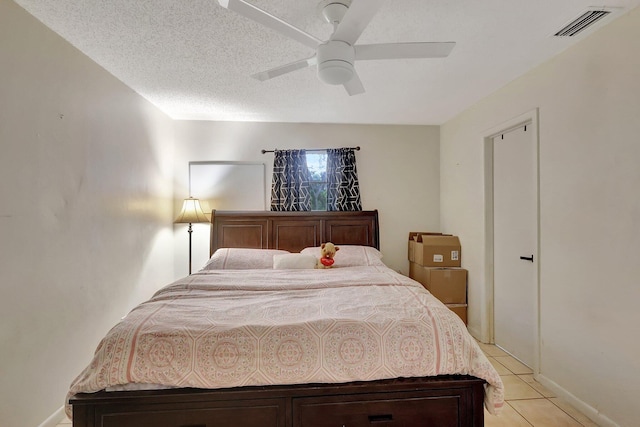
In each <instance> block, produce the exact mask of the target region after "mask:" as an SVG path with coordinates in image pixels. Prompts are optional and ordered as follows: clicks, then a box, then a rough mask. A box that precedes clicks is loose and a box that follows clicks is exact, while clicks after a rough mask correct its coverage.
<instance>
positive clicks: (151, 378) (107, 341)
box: [67, 266, 504, 413]
mask: <svg viewBox="0 0 640 427" xmlns="http://www.w3.org/2000/svg"><path fill="white" fill-rule="evenodd" d="M441 374H469V375H473V376H476V377H479V378H482V379H484V380H486V381H487V383H488V384H487V385H486V386H485V406H486V408H487V409H488V410H489V412H491V413H496V412H497V411H498V410H499V408H501V407H502V404H503V394H504V393H503V385H502V381H501V380H500V376H499V375H498V373H497V372H496V371H495V369H494V368H493V366H492V365H491V363H490V362H489V361H488V360H487V358H486V357H485V356H484V354H483V353H482V351H481V350H480V348H479V347H478V345H477V343H476V342H475V340H474V339H473V338H472V337H471V336H470V335H469V334H468V332H467V330H466V328H465V325H464V324H463V323H462V321H461V320H460V319H459V318H458V317H457V316H456V315H455V314H454V313H453V312H452V311H450V310H449V309H448V308H446V307H445V306H444V305H443V304H442V303H440V301H438V300H437V299H436V298H434V297H433V296H432V295H431V294H429V293H428V292H427V291H426V290H425V289H424V288H423V287H422V286H421V285H420V284H419V283H417V282H414V281H413V280H411V279H409V278H407V277H404V276H402V275H400V274H398V273H396V272H394V271H393V270H391V269H389V268H387V267H382V266H376V267H349V268H333V269H326V270H211V271H201V272H199V273H196V274H194V275H191V276H188V277H186V278H184V279H181V280H179V281H177V282H175V283H173V284H171V285H169V286H167V287H165V288H163V289H162V290H160V291H159V292H157V293H156V295H155V296H154V297H153V298H152V299H150V300H149V301H147V302H145V303H143V304H141V305H139V306H138V307H136V308H135V309H134V310H132V311H131V313H129V315H127V317H126V318H124V319H123V320H122V321H121V322H120V323H119V324H117V325H116V326H115V327H114V328H113V329H112V330H111V331H110V332H109V333H108V334H107V336H106V337H105V338H104V339H103V340H102V342H101V343H100V345H99V346H98V349H97V350H96V353H95V357H94V359H93V360H92V361H91V363H90V365H89V366H88V367H87V368H86V369H85V370H84V371H83V372H82V373H81V374H80V375H79V376H78V378H77V379H76V380H75V381H74V382H73V384H72V385H71V388H70V391H69V396H72V395H74V394H76V393H81V392H95V391H99V390H103V389H107V388H113V387H116V388H117V387H119V386H124V385H129V384H154V385H160V386H163V387H197V388H223V387H235V386H248V385H266V384H302V383H342V382H349V381H364V380H377V379H386V378H395V377H420V376H432V375H441ZM67 411H70V408H68V409H67Z"/></svg>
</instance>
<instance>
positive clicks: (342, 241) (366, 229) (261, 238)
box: [209, 210, 380, 255]
mask: <svg viewBox="0 0 640 427" xmlns="http://www.w3.org/2000/svg"><path fill="white" fill-rule="evenodd" d="M324 242H332V243H334V244H336V245H363V246H373V247H374V248H376V249H380V242H379V228H378V211H377V210H374V211H358V212H320V211H313V212H270V211H217V210H214V211H213V212H212V214H211V246H210V249H209V255H211V254H213V253H214V252H215V251H216V249H218V248H258V249H284V250H286V251H289V252H300V251H301V250H302V249H304V248H306V247H309V246H320V244H321V243H324Z"/></svg>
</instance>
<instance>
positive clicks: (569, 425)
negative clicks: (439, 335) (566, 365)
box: [480, 344, 598, 427]
mask: <svg viewBox="0 0 640 427" xmlns="http://www.w3.org/2000/svg"><path fill="white" fill-rule="evenodd" d="M480 348H482V351H484V353H485V354H486V355H487V357H488V358H489V361H490V362H491V363H492V364H493V366H494V367H495V368H496V371H498V373H499V374H500V377H502V382H503V383H504V388H505V401H506V402H505V405H504V406H503V408H502V413H501V414H500V416H497V417H496V416H493V415H491V414H489V413H488V412H487V410H486V409H485V412H484V424H485V426H486V427H520V426H523V427H531V426H533V427H581V426H582V427H597V426H598V425H597V424H595V423H594V422H593V421H591V420H590V419H589V418H587V417H586V416H585V415H583V414H582V413H580V412H579V411H577V410H576V409H574V408H573V407H571V406H570V405H569V404H567V403H566V402H564V401H562V400H560V399H559V398H557V397H556V396H554V395H553V393H552V392H550V391H549V390H547V389H546V388H545V387H543V386H542V385H541V384H540V383H539V382H537V381H536V380H534V379H533V372H532V371H531V369H529V368H527V367H526V366H525V365H523V364H522V363H520V362H519V361H517V360H516V359H514V358H513V357H511V356H509V355H508V354H507V353H505V352H504V351H502V350H501V349H499V348H498V347H496V346H493V345H487V344H480Z"/></svg>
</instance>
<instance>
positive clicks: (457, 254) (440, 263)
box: [413, 234, 462, 267]
mask: <svg viewBox="0 0 640 427" xmlns="http://www.w3.org/2000/svg"><path fill="white" fill-rule="evenodd" d="M413 259H414V261H413V262H416V263H418V264H420V265H423V266H425V267H460V265H461V262H462V248H461V247H460V239H458V236H450V235H443V234H441V235H434V234H421V235H419V236H418V237H417V239H416V243H415V246H414V247H413Z"/></svg>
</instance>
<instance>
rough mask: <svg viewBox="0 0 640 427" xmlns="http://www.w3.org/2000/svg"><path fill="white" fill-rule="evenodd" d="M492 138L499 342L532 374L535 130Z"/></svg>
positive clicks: (535, 304)
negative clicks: (528, 368)
mask: <svg viewBox="0 0 640 427" xmlns="http://www.w3.org/2000/svg"><path fill="white" fill-rule="evenodd" d="M525 128H526V127H525V126H521V127H518V128H516V129H514V130H511V131H509V132H508V133H505V134H503V135H498V136H497V137H495V138H493V200H494V206H493V230H494V254H493V256H494V284H493V292H494V340H495V343H496V345H497V346H499V347H501V348H502V349H504V350H505V351H507V352H508V353H510V354H512V355H513V356H514V357H516V358H517V359H519V360H520V361H521V362H522V363H524V364H525V365H527V366H529V367H531V368H533V367H534V360H535V353H534V352H535V349H536V347H537V345H536V340H537V318H538V315H537V310H538V302H537V298H538V277H537V263H538V257H537V255H538V254H537V242H538V198H537V194H538V172H537V171H538V167H537V161H538V160H537V159H538V156H537V143H536V140H535V138H533V136H532V135H533V132H532V131H531V126H529V130H528V131H526V130H525Z"/></svg>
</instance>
